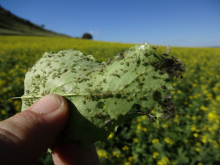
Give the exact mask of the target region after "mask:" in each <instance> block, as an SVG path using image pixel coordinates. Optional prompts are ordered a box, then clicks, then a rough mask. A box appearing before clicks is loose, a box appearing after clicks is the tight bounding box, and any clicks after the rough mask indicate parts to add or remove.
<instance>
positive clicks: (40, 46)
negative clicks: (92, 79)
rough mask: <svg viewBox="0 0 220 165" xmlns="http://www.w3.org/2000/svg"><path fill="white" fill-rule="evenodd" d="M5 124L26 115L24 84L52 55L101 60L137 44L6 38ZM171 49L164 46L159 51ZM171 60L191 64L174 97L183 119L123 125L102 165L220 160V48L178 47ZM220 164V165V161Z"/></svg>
mask: <svg viewBox="0 0 220 165" xmlns="http://www.w3.org/2000/svg"><path fill="white" fill-rule="evenodd" d="M0 38H1V39H0V89H1V92H0V119H1V120H3V119H5V118H8V117H10V116H11V115H13V114H15V113H17V112H19V111H20V106H21V101H19V100H11V98H12V97H15V96H21V95H22V94H23V93H24V89H23V82H24V75H25V73H26V72H27V68H30V67H31V66H32V65H33V64H34V63H35V62H36V60H37V59H39V58H40V57H41V56H42V55H43V53H44V52H46V51H52V50H53V51H59V50H62V49H69V48H75V49H77V50H81V51H82V52H84V53H86V54H93V55H94V56H95V58H97V59H98V60H101V61H107V58H108V57H110V58H111V59H113V55H115V54H117V53H120V52H124V50H126V49H128V48H129V47H131V46H133V44H119V43H107V42H97V41H89V40H81V39H70V38H48V37H0ZM164 50H165V47H163V46H161V47H160V46H159V48H158V50H157V51H158V52H163V51H164ZM169 55H170V56H175V57H178V58H180V59H182V61H183V62H184V63H185V64H186V68H187V70H186V73H185V74H184V81H179V80H176V81H175V82H174V83H173V86H174V88H176V89H178V90H176V91H174V92H173V93H172V95H173V96H172V97H173V100H174V102H175V104H176V109H177V115H176V116H175V118H174V119H173V120H171V121H170V122H165V121H164V122H162V123H161V124H160V125H158V124H157V123H152V122H150V121H149V120H148V119H147V118H146V117H144V116H141V117H138V118H137V119H135V120H133V121H131V123H129V124H123V125H122V126H120V127H119V128H118V130H117V132H116V133H114V134H110V136H109V138H108V141H107V142H105V143H101V142H97V143H96V146H97V150H98V154H99V156H100V159H101V162H102V164H127V165H129V164H137V165H141V164H158V165H166V164H167V165H169V164H173V165H174V164H176V165H182V164H187V165H188V164H192V165H194V164H195V165H209V164H210V165H211V164H213V163H214V162H215V163H217V161H220V155H219V153H220V146H219V145H220V132H219V129H220V128H219V127H220V123H219V122H220V117H219V116H220V112H219V110H220V74H219V73H220V66H219V61H220V48H181V47H172V46H171V50H170V52H169ZM218 163H219V162H218Z"/></svg>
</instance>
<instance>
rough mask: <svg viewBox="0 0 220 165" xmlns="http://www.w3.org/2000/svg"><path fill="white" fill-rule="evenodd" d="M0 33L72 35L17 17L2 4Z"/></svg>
mask: <svg viewBox="0 0 220 165" xmlns="http://www.w3.org/2000/svg"><path fill="white" fill-rule="evenodd" d="M0 35H19V36H23V35H24V36H48V37H70V36H67V35H64V34H59V33H55V32H53V31H50V30H46V29H44V28H43V27H41V26H38V25H35V24H33V23H32V22H30V21H28V20H25V19H22V18H20V17H17V16H16V15H14V14H12V13H11V12H10V11H8V10H5V9H4V8H2V7H1V6H0Z"/></svg>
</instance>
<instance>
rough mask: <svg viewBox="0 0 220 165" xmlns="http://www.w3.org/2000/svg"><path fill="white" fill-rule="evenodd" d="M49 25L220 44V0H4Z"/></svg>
mask: <svg viewBox="0 0 220 165" xmlns="http://www.w3.org/2000/svg"><path fill="white" fill-rule="evenodd" d="M0 5H1V6H2V7H3V8H5V9H7V10H9V11H11V12H12V13H13V14H15V15H17V16H19V17H22V18H24V19H26V20H30V21H31V22H33V23H35V24H38V25H42V24H44V25H45V28H46V29H49V30H52V31H55V32H58V33H63V34H67V35H70V36H72V37H81V36H82V35H83V33H85V32H90V33H92V35H93V39H94V40H99V41H110V42H123V43H143V42H148V43H150V44H156V45H171V46H193V47H200V46H220V0H0Z"/></svg>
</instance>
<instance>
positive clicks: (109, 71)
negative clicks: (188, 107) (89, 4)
mask: <svg viewBox="0 0 220 165" xmlns="http://www.w3.org/2000/svg"><path fill="white" fill-rule="evenodd" d="M174 66H176V68H177V64H176V62H175V60H173V59H171V58H165V57H164V56H163V55H160V54H159V53H158V52H157V51H156V50H153V49H152V48H150V45H149V44H147V43H145V44H142V45H136V46H134V47H131V48H130V49H129V51H126V52H125V53H123V54H119V55H117V56H115V59H114V60H112V61H110V62H108V63H105V62H99V61H97V60H96V59H95V58H94V57H93V56H92V55H84V54H83V53H81V52H79V51H77V50H74V49H69V50H63V51H60V52H57V53H54V52H46V53H45V54H44V55H43V57H42V58H41V59H40V60H39V61H38V62H36V64H35V65H34V66H33V67H32V68H31V69H29V71H28V72H27V73H26V77H25V94H24V95H23V96H22V97H21V98H22V110H26V109H27V108H28V107H29V106H30V105H31V104H33V103H34V102H35V101H36V100H37V99H39V98H40V97H42V96H44V95H46V94H50V93H54V94H59V95H61V96H64V97H65V98H66V99H67V100H68V102H69V105H70V118H69V122H68V124H67V126H66V128H65V129H64V131H63V132H62V135H61V137H60V139H59V141H60V142H64V143H68V142H74V143H77V144H79V145H80V146H82V147H83V148H85V149H86V148H88V147H89V146H90V145H91V144H92V143H94V142H96V141H105V140H106V138H107V137H108V136H109V134H110V133H111V132H114V131H115V129H117V127H118V126H119V125H120V124H121V123H123V122H127V121H130V120H132V119H133V118H135V117H137V116H140V115H147V116H148V117H149V118H150V119H151V120H156V121H157V122H159V120H158V118H159V117H161V116H162V115H165V116H167V118H168V115H171V114H174V112H175V108H174V106H173V104H172V102H171V100H170V93H171V91H172V90H173V87H172V79H173V77H174V76H176V75H178V74H180V73H181V72H180V70H175V71H172V72H171V71H170V70H171V68H172V67H174ZM151 110H154V111H155V112H156V113H155V114H154V113H152V112H151Z"/></svg>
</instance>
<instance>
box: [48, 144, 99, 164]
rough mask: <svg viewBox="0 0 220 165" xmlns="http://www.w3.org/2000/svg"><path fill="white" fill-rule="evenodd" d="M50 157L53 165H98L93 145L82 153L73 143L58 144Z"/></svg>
mask: <svg viewBox="0 0 220 165" xmlns="http://www.w3.org/2000/svg"><path fill="white" fill-rule="evenodd" d="M52 156H53V161H54V164H55V165H61V164H62V165H100V162H99V158H98V155H97V152H96V149H95V145H92V146H91V147H90V148H89V149H88V150H86V151H84V150H82V149H81V148H80V147H79V146H77V144H74V143H72V144H59V145H57V146H56V148H55V150H54V151H53V155H52Z"/></svg>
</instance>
